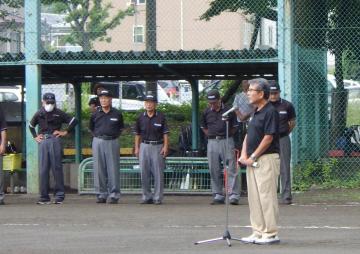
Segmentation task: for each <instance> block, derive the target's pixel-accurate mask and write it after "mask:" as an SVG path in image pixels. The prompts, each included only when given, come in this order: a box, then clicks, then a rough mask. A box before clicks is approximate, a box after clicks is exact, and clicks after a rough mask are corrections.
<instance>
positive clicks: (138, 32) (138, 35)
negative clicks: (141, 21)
mask: <svg viewBox="0 0 360 254" xmlns="http://www.w3.org/2000/svg"><path fill="white" fill-rule="evenodd" d="M144 42H145V38H144V27H143V26H134V43H144Z"/></svg>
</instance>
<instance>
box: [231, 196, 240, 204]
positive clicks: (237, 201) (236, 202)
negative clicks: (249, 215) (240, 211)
mask: <svg viewBox="0 0 360 254" xmlns="http://www.w3.org/2000/svg"><path fill="white" fill-rule="evenodd" d="M230 204H231V205H238V204H239V200H238V199H236V198H231V199H230Z"/></svg>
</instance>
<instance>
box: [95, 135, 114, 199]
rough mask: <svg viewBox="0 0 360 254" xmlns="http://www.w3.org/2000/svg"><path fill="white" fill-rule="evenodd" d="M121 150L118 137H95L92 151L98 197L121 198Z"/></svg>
mask: <svg viewBox="0 0 360 254" xmlns="http://www.w3.org/2000/svg"><path fill="white" fill-rule="evenodd" d="M119 151H120V145H119V141H118V140H117V139H113V140H103V139H100V138H96V137H94V139H93V142H92V152H93V158H94V186H95V192H96V194H97V198H98V199H99V198H103V199H107V197H108V196H110V198H113V199H116V200H118V199H119V198H120V176H119V170H120V165H119Z"/></svg>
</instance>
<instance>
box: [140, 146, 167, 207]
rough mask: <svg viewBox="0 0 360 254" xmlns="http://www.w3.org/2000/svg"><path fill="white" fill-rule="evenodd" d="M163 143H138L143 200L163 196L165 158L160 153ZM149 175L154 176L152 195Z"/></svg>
mask: <svg viewBox="0 0 360 254" xmlns="http://www.w3.org/2000/svg"><path fill="white" fill-rule="evenodd" d="M162 147H163V145H162V144H159V145H151V144H144V143H141V144H140V154H139V162H140V168H141V187H142V199H143V200H149V199H153V200H159V201H162V199H163V197H164V169H165V159H164V157H163V156H162V155H161V154H160V152H161V149H162ZM151 175H152V176H153V177H154V195H153V194H152V192H151Z"/></svg>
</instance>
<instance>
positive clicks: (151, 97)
mask: <svg viewBox="0 0 360 254" xmlns="http://www.w3.org/2000/svg"><path fill="white" fill-rule="evenodd" d="M144 101H155V102H157V98H156V96H155V95H153V94H152V92H151V91H148V92H147V93H146V95H145V98H144Z"/></svg>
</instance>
